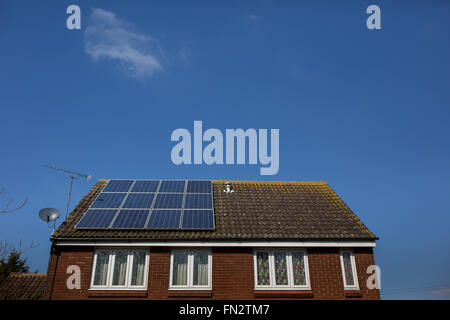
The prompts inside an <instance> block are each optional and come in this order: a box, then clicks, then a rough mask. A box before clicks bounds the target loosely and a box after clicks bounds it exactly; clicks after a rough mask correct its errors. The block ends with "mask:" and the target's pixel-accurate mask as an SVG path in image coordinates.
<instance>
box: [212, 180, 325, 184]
mask: <svg viewBox="0 0 450 320" xmlns="http://www.w3.org/2000/svg"><path fill="white" fill-rule="evenodd" d="M212 182H237V183H242V182H245V183H269V184H279V183H295V184H315V185H327V184H328V183H327V182H326V181H263V180H212Z"/></svg>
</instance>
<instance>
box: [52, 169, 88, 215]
mask: <svg viewBox="0 0 450 320" xmlns="http://www.w3.org/2000/svg"><path fill="white" fill-rule="evenodd" d="M44 167H46V168H49V169H52V170H56V171H61V172H64V173H65V174H67V176H68V177H69V178H70V188H69V197H68V198H67V208H66V217H65V219H67V215H68V214H69V206H70V196H71V194H72V184H73V180H74V179H78V178H84V179H86V180H89V179H91V178H92V176H91V175H87V174H83V173H78V172H75V171H69V170H66V169H61V168H56V167H52V166H49V165H47V164H44Z"/></svg>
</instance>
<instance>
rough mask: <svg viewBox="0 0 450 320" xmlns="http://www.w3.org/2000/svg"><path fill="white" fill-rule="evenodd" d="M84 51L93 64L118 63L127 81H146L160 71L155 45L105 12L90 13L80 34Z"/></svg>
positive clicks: (156, 46) (158, 47)
mask: <svg viewBox="0 0 450 320" xmlns="http://www.w3.org/2000/svg"><path fill="white" fill-rule="evenodd" d="M84 48H85V51H86V53H87V54H89V55H90V56H91V57H92V58H93V59H94V60H95V61H98V60H100V59H106V60H112V61H114V62H116V63H119V65H120V66H121V67H122V68H123V71H124V72H126V73H127V74H128V75H129V76H131V77H136V78H149V77H151V76H152V75H153V74H154V73H155V72H157V71H162V70H163V67H162V65H161V61H162V48H161V47H160V46H159V45H158V41H157V40H156V39H154V38H152V37H149V36H147V35H145V34H143V33H141V32H139V31H137V30H136V29H135V28H134V27H133V26H132V25H131V24H129V23H127V22H126V21H124V20H122V19H119V18H117V16H116V15H115V14H114V13H113V12H110V11H107V10H103V9H99V8H95V9H92V12H91V14H90V15H89V18H88V27H87V28H86V29H85V32H84Z"/></svg>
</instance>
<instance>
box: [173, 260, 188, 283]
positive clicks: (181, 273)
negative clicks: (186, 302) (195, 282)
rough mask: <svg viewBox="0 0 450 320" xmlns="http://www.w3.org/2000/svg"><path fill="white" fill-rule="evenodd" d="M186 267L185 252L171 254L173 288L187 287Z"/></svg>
mask: <svg viewBox="0 0 450 320" xmlns="http://www.w3.org/2000/svg"><path fill="white" fill-rule="evenodd" d="M187 265H188V253H187V252H181V251H179V252H174V253H173V271H172V272H173V274H172V285H175V286H183V285H187Z"/></svg>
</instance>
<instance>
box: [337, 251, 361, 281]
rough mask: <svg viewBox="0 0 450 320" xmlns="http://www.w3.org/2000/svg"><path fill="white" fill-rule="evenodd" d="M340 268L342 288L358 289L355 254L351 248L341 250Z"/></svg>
mask: <svg viewBox="0 0 450 320" xmlns="http://www.w3.org/2000/svg"><path fill="white" fill-rule="evenodd" d="M341 268H342V278H343V280H344V289H346V290H359V287H358V277H357V276H356V266H355V256H354V254H353V251H352V250H350V249H346V250H341Z"/></svg>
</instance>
